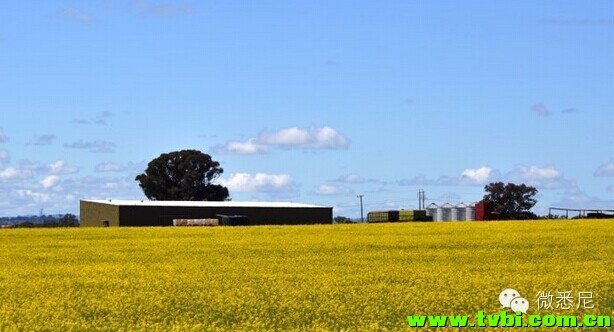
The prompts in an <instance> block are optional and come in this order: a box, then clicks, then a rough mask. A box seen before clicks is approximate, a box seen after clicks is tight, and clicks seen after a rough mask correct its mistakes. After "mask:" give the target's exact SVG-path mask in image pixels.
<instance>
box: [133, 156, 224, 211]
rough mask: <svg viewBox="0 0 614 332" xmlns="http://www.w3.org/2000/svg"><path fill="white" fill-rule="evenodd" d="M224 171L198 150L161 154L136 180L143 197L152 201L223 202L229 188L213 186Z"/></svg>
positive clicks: (218, 164)
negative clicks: (214, 181)
mask: <svg viewBox="0 0 614 332" xmlns="http://www.w3.org/2000/svg"><path fill="white" fill-rule="evenodd" d="M223 172H224V170H223V169H222V168H221V167H220V163H218V162H217V161H214V160H213V159H211V156H210V155H208V154H206V153H203V152H200V151H198V150H181V151H174V152H169V153H163V154H161V155H160V156H159V157H158V158H156V159H153V160H152V161H150V162H149V164H147V169H146V170H145V173H143V174H140V175H138V176H137V177H136V179H135V180H136V181H138V182H139V186H141V189H143V193H145V196H147V198H149V199H151V200H155V201H223V200H227V199H228V196H229V194H228V189H227V188H226V187H224V186H221V185H217V184H213V183H212V182H213V180H215V179H216V178H218V177H219V176H220V174H222V173H223Z"/></svg>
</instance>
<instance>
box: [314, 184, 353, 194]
mask: <svg viewBox="0 0 614 332" xmlns="http://www.w3.org/2000/svg"><path fill="white" fill-rule="evenodd" d="M314 193H316V194H318V195H324V196H335V195H347V194H350V193H352V190H351V189H350V188H347V187H343V186H336V185H332V184H321V185H319V186H318V187H317V188H316V189H315V190H314Z"/></svg>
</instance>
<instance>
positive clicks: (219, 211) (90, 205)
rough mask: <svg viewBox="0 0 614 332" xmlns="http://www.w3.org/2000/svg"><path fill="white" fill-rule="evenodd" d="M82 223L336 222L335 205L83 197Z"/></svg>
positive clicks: (259, 223)
mask: <svg viewBox="0 0 614 332" xmlns="http://www.w3.org/2000/svg"><path fill="white" fill-rule="evenodd" d="M80 205H81V206H80V210H81V216H80V217H81V226H88V227H101V226H172V225H173V219H208V218H218V217H219V216H220V215H241V216H246V217H247V220H248V221H249V224H252V225H301V224H332V222H333V208H332V207H327V206H318V205H308V204H300V203H287V202H232V201H229V202H194V201H125V200H81V202H80Z"/></svg>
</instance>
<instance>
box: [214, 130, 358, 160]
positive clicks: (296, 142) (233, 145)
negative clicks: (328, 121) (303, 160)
mask: <svg viewBox="0 0 614 332" xmlns="http://www.w3.org/2000/svg"><path fill="white" fill-rule="evenodd" d="M272 146H274V147H278V148H283V149H301V150H339V149H347V148H349V146H350V141H349V140H348V139H347V138H346V137H345V136H343V135H341V134H340V133H338V132H337V131H336V130H335V129H333V128H331V127H328V126H324V127H319V128H318V127H311V128H307V129H303V128H298V127H290V128H283V129H280V130H278V131H275V132H263V133H261V134H260V135H258V137H256V138H250V139H249V140H247V141H245V142H240V141H229V142H227V143H226V144H224V145H220V146H216V147H214V148H213V149H214V151H216V152H217V153H223V154H228V153H233V154H263V153H266V152H267V151H268V149H269V147H272Z"/></svg>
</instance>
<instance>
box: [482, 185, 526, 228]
mask: <svg viewBox="0 0 614 332" xmlns="http://www.w3.org/2000/svg"><path fill="white" fill-rule="evenodd" d="M484 190H485V191H486V194H485V195H484V198H483V199H482V201H483V202H485V203H489V204H492V206H493V209H494V211H495V212H498V213H499V214H500V215H499V218H501V219H536V218H537V216H536V215H535V214H533V213H532V212H530V211H529V210H530V209H531V208H532V207H533V206H534V205H535V204H536V203H537V200H536V199H535V198H534V197H535V195H536V194H537V189H536V188H535V187H531V186H527V185H525V184H520V185H517V184H514V183H508V184H504V183H503V182H493V183H490V184H488V185H486V186H485V187H484Z"/></svg>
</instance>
